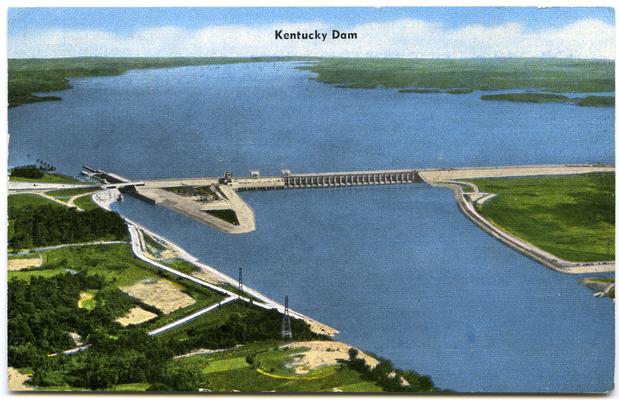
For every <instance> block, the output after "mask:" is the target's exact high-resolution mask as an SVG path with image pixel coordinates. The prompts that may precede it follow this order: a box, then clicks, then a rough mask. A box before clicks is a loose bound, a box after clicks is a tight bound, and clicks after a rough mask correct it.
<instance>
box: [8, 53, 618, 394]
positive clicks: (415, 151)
mask: <svg viewBox="0 0 619 400" xmlns="http://www.w3.org/2000/svg"><path fill="white" fill-rule="evenodd" d="M293 66H294V64H288V63H285V64H284V63H282V64H241V65H227V66H213V67H190V68H178V69H169V70H150V71H133V72H129V73H127V74H125V75H122V76H118V77H103V78H89V79H76V80H73V81H72V82H73V85H74V89H72V90H69V91H64V92H60V95H61V96H62V97H63V101H62V102H54V103H39V104H33V105H27V106H23V107H18V108H15V109H11V110H10V111H9V127H10V132H11V133H12V136H11V143H10V155H9V163H10V164H11V165H16V164H21V163H24V162H27V161H28V160H29V158H28V154H30V160H34V159H36V158H42V159H44V160H46V161H48V162H51V163H52V164H55V165H56V166H58V167H59V169H60V170H61V171H65V172H68V173H75V172H76V171H77V170H78V169H79V167H80V164H81V163H82V162H87V163H89V164H93V165H95V166H98V167H101V168H105V169H112V170H115V171H117V172H119V173H121V174H123V175H126V176H129V177H132V178H155V177H178V176H205V175H214V174H220V173H221V172H222V171H223V170H228V169H230V170H233V171H234V172H235V173H237V174H245V173H246V172H247V170H248V169H253V168H260V169H261V170H262V172H263V173H277V172H278V171H279V169H280V168H290V169H292V170H293V171H299V172H303V171H328V170H348V169H372V168H399V167H429V166H474V165H510V164H533V163H577V162H614V142H613V135H614V131H613V129H614V109H603V108H587V107H576V106H571V105H566V104H526V103H522V104H519V103H502V102H482V101H481V100H479V93H473V94H467V95H457V96H456V95H447V94H400V93H397V91H395V90H387V89H376V90H351V89H340V88H336V87H333V86H330V85H325V84H321V83H318V82H315V81H312V80H309V79H308V77H310V74H308V73H306V72H301V71H298V70H295V69H294V68H293ZM242 196H243V197H244V198H245V199H246V200H247V201H248V203H249V204H250V205H251V206H252V207H253V208H254V211H255V213H256V218H257V220H256V223H257V231H256V232H253V233H251V234H246V235H225V234H222V233H219V232H217V231H215V230H213V229H211V228H209V227H208V226H205V225H202V224H200V223H197V222H195V221H193V220H191V219H189V218H187V217H185V216H183V215H180V214H177V213H173V212H171V211H169V210H167V209H164V208H160V207H155V206H151V205H148V204H146V203H143V202H141V201H139V200H136V199H133V198H129V197H128V198H126V199H125V201H124V202H123V203H121V204H118V205H117V209H118V210H120V211H121V212H122V213H123V214H125V215H127V216H129V217H131V218H133V219H136V220H137V221H139V222H141V223H143V224H145V225H146V226H148V227H150V228H152V229H154V230H156V231H158V232H161V233H162V234H163V235H164V236H166V237H168V238H169V239H171V240H173V241H175V242H177V243H179V244H180V245H182V246H183V247H185V248H186V249H187V250H189V251H190V252H191V253H193V254H195V255H196V256H198V257H200V258H201V260H202V261H204V262H205V263H207V264H210V265H212V266H215V267H217V268H219V269H221V270H222V271H224V272H227V273H229V274H231V275H232V276H235V275H236V273H237V271H238V267H243V272H244V278H245V281H246V282H247V284H248V285H250V286H252V287H255V288H257V289H259V290H261V291H262V292H264V293H265V294H267V295H269V296H271V297H273V298H275V299H283V297H284V296H285V295H289V296H290V300H291V306H292V307H293V308H294V309H297V310H298V311H301V312H303V313H307V314H309V315H311V316H313V317H315V318H317V319H319V320H321V321H324V322H326V323H328V324H330V325H333V326H335V327H336V328H338V329H339V330H340V331H341V334H340V335H339V337H338V338H339V339H340V340H343V341H346V342H349V343H351V344H354V345H357V346H359V347H361V348H362V349H364V350H368V351H371V352H375V353H377V354H379V355H381V356H384V357H387V358H389V359H391V360H393V361H394V363H395V364H396V366H398V367H401V368H411V369H415V370H418V371H419V372H422V373H424V374H429V375H431V376H432V378H433V379H434V381H435V383H436V384H437V385H439V386H441V387H444V388H449V389H453V390H459V391H493V392H498V391H508V392H512V391H555V392H556V391H561V392H572V391H605V390H609V389H610V388H611V387H612V382H613V360H614V322H613V314H614V313H613V303H612V302H611V301H610V300H608V299H598V298H594V297H592V292H591V291H589V290H588V289H586V288H584V287H583V286H582V285H580V284H579V283H578V282H577V280H576V277H574V276H568V275H562V274H559V273H556V272H553V271H550V270H548V269H546V268H544V267H542V266H541V265H539V264H537V263H535V262H533V261H531V260H530V259H528V258H526V257H523V256H521V255H520V254H518V253H516V252H514V251H512V250H510V249H509V248H507V247H505V246H504V245H502V244H501V243H499V242H497V241H495V240H494V239H492V238H491V237H489V236H488V235H486V234H485V233H483V232H482V231H480V230H479V229H478V228H477V227H475V226H474V225H473V224H472V223H470V222H469V221H468V220H467V219H466V218H465V217H464V216H463V215H462V214H461V213H460V212H459V211H458V209H457V207H456V205H455V202H454V200H453V195H452V193H451V192H450V191H449V190H446V189H439V188H430V187H428V186H425V185H409V186H398V187H370V188H348V189H318V190H296V191H275V192H244V193H242Z"/></svg>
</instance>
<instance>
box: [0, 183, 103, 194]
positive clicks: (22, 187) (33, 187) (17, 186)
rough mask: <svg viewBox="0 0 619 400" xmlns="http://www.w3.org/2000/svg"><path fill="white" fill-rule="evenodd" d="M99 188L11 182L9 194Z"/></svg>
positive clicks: (93, 186) (76, 184)
mask: <svg viewBox="0 0 619 400" xmlns="http://www.w3.org/2000/svg"><path fill="white" fill-rule="evenodd" d="M90 187H92V188H98V186H97V185H93V184H89V183H84V184H78V183H40V182H11V181H9V193H11V192H12V191H15V192H22V191H39V190H59V189H83V188H90Z"/></svg>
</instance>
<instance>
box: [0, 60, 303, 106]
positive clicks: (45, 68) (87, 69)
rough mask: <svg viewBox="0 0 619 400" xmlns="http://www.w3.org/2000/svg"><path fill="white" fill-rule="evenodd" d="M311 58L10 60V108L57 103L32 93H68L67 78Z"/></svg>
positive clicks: (56, 98) (51, 98)
mask: <svg viewBox="0 0 619 400" xmlns="http://www.w3.org/2000/svg"><path fill="white" fill-rule="evenodd" d="M309 58H310V57H304V58H297V57H253V58H248V57H245V58H240V57H236V58H235V57H171V58H166V57H161V58H159V57H150V58H140V57H133V58H106V57H79V58H54V59H9V62H8V69H9V107H15V106H19V105H22V104H26V103H35V102H39V101H58V100H61V98H60V97H58V96H39V95H35V94H33V93H40V92H53V91H59V90H66V89H69V88H70V87H71V83H70V82H69V80H68V78H77V77H89V76H111V75H122V74H124V73H125V72H127V71H128V70H131V69H147V68H171V67H182V66H191V65H210V64H233V63H244V62H262V61H295V60H297V61H298V60H301V59H302V60H307V59H309Z"/></svg>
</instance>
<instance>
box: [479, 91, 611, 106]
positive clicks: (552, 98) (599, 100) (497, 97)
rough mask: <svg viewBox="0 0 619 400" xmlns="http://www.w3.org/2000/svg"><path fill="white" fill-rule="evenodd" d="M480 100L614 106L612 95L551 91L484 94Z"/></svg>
mask: <svg viewBox="0 0 619 400" xmlns="http://www.w3.org/2000/svg"><path fill="white" fill-rule="evenodd" d="M481 99H482V100H491V101H511V102H516V103H570V104H575V105H577V106H593V107H614V106H615V97H614V96H587V97H568V96H564V95H561V94H552V93H503V94H486V95H482V96H481Z"/></svg>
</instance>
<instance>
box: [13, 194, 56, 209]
mask: <svg viewBox="0 0 619 400" xmlns="http://www.w3.org/2000/svg"><path fill="white" fill-rule="evenodd" d="M8 206H9V207H10V208H15V209H21V208H25V207H31V206H35V207H37V206H54V207H60V208H62V207H65V206H63V205H62V204H58V203H56V202H54V201H51V200H50V199H46V198H45V197H42V196H39V195H38V194H12V195H10V196H9V199H8Z"/></svg>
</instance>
